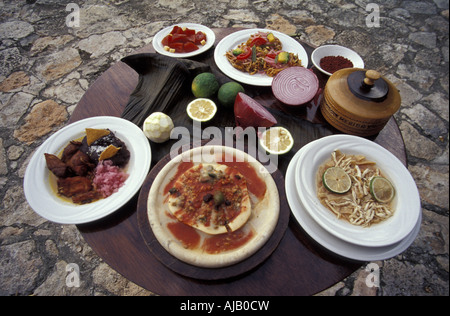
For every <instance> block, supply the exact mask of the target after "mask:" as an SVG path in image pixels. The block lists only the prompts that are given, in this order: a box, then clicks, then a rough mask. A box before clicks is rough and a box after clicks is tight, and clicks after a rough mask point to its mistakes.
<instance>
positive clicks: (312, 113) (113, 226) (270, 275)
mask: <svg viewBox="0 0 450 316" xmlns="http://www.w3.org/2000/svg"><path fill="white" fill-rule="evenodd" d="M234 31H236V29H233V28H228V29H214V32H215V33H216V44H217V43H218V42H219V41H220V40H221V39H222V38H224V37H225V36H226V35H228V34H230V33H232V32H234ZM304 46H305V49H306V50H307V52H308V53H309V54H310V53H311V52H312V50H313V49H314V48H313V47H311V46H308V45H304ZM213 49H214V48H212V49H211V50H210V51H208V52H207V53H205V54H203V55H200V56H197V57H196V58H194V59H195V60H196V61H200V62H207V63H208V64H209V65H210V66H211V70H212V71H213V72H214V73H215V74H216V75H217V76H218V77H219V78H220V80H221V82H223V81H226V80H228V81H229V79H228V78H226V77H225V76H224V75H223V74H222V73H221V72H220V71H219V70H218V69H217V67H216V66H215V63H214V60H213ZM142 52H154V50H153V48H152V46H151V45H149V46H147V47H144V48H143V49H142V50H140V51H139V52H137V53H142ZM319 76H320V74H319ZM319 79H321V80H324V81H323V82H326V78H323V77H321V78H319ZM137 83H138V75H137V73H136V72H135V71H134V70H132V69H131V68H130V67H128V66H127V65H126V64H124V63H123V62H118V63H116V64H115V65H114V66H112V67H111V68H110V69H109V70H107V71H106V72H105V73H104V74H103V75H102V76H101V77H100V78H99V79H98V80H97V81H96V82H95V83H94V84H93V85H92V86H91V87H90V88H89V90H88V91H87V92H86V93H85V95H84V96H83V98H82V99H81V101H80V102H79V104H78V106H77V107H76V109H75V111H74V113H73V115H72V117H71V119H70V122H74V121H77V120H80V119H84V118H88V117H92V116H102V115H109V116H121V114H122V111H123V110H124V108H125V106H126V104H127V103H128V99H129V97H130V94H131V93H132V92H133V90H134V89H135V87H136V85H137ZM245 89H246V93H248V94H249V95H250V96H252V97H254V98H255V99H256V100H258V101H259V102H260V103H261V104H263V105H264V106H266V107H268V108H270V109H273V111H275V112H276V115H277V119H278V120H279V123H280V124H281V125H283V126H286V127H287V128H288V129H293V130H295V131H296V136H294V137H296V142H295V145H294V148H293V150H292V151H291V153H289V154H287V155H285V156H283V157H282V158H280V160H279V164H278V169H279V174H278V173H276V174H275V176H274V179H275V181H276V182H277V185H278V188H279V189H280V187H281V188H283V187H284V186H283V184H284V183H283V182H284V180H282V179H283V176H284V174H285V172H286V168H287V166H288V164H289V162H290V160H291V159H292V157H293V156H294V155H295V153H296V152H297V151H298V150H299V149H300V148H302V147H303V146H304V145H305V144H307V143H308V142H310V141H312V140H315V139H317V138H320V137H323V136H327V135H331V134H335V133H337V131H336V130H334V129H333V128H331V127H330V126H329V125H328V124H326V123H324V122H323V121H322V120H321V118H320V115H317V114H318V113H317V112H318V111H317V106H316V107H314V106H307V107H303V108H299V109H286V108H285V107H284V106H283V105H282V104H280V103H279V102H277V101H276V100H275V99H274V98H273V95H272V93H271V91H270V88H259V87H250V86H245ZM226 115H228V116H226ZM230 115H231V114H225V116H224V120H225V121H226V122H225V123H224V124H225V125H222V126H233V125H226V124H230V123H229V122H228V120H230ZM217 119H220V116H218V118H217ZM216 123H217V121H215V122H214V123H213V124H216ZM178 124H181V126H186V127H189V125H190V126H191V127H192V123H191V122H188V121H185V122H183V121H178V122H177V126H178ZM219 126H220V125H219ZM372 140H373V141H375V142H377V143H379V144H380V145H382V146H383V147H385V148H386V149H388V150H389V151H391V152H392V153H393V154H394V155H395V156H397V157H398V158H399V159H400V160H401V161H402V162H403V163H404V164H406V151H405V146H404V143H403V139H402V136H401V133H400V130H399V128H398V126H397V124H396V122H395V120H394V119H391V120H390V121H389V123H388V125H387V126H386V127H385V129H384V130H383V131H382V132H381V133H380V134H379V135H377V136H375V137H373V139H372ZM151 145H152V160H153V162H152V167H153V168H154V170H153V169H152V171H151V172H150V174H149V176H148V178H147V181H146V183H145V184H144V186H143V187H142V189H141V192H140V196H139V195H136V196H135V197H134V198H133V199H131V200H130V201H129V202H128V204H126V205H125V206H124V207H122V208H121V209H119V210H118V211H117V212H115V213H114V214H112V215H110V216H108V217H106V218H103V219H101V220H99V221H96V222H94V223H89V224H84V225H78V228H79V230H80V232H81V233H82V235H83V237H84V239H85V240H86V242H87V243H88V244H89V245H90V246H91V248H92V249H93V250H94V251H95V252H96V253H97V254H98V255H99V256H100V257H101V258H102V259H103V260H104V261H105V262H107V263H108V264H109V265H110V266H111V267H112V268H114V269H115V270H116V271H118V272H119V273H121V274H122V275H123V276H125V277H126V278H128V279H129V280H131V281H132V282H134V283H136V284H138V285H140V286H142V287H144V288H146V289H147V290H149V291H152V292H154V293H156V294H160V295H193V296H206V295H207V296H213V295H233V296H241V295H255V296H256V295H312V294H315V293H317V292H319V291H322V290H324V289H326V288H328V287H330V286H332V285H333V284H335V283H337V282H339V281H341V280H342V279H344V278H345V277H347V276H348V275H350V274H351V273H353V272H354V271H355V270H356V269H358V268H359V267H361V264H362V263H361V262H353V261H350V260H348V259H345V258H341V257H339V256H337V255H335V254H333V253H330V252H329V251H328V250H326V249H324V248H323V247H321V246H320V245H318V244H317V243H316V242H315V241H314V240H312V239H311V238H310V237H309V236H308V235H307V234H306V233H305V232H304V231H303V230H302V228H301V227H300V225H299V224H298V223H297V222H296V220H295V219H294V218H292V220H289V224H288V229H286V231H285V234H284V235H281V240H280V241H279V244H278V247H276V249H275V250H273V252H271V251H270V250H272V249H271V248H272V247H268V249H265V250H264V251H263V253H261V254H259V253H258V254H257V256H256V257H255V258H256V259H258V260H256V259H252V260H249V263H246V264H248V265H247V266H245V267H236V268H233V269H236V270H233V269H230V271H231V270H233V272H232V273H231V272H230V271H225V272H226V273H225V272H224V274H223V275H219V276H211V273H214V272H210V271H206V272H205V271H201V270H198V269H192V268H191V267H189V269H190V270H189V271H187V268H186V267H185V266H184V265H182V264H181V265H179V263H178V262H175V261H174V262H173V267H172V266H171V267H170V268H169V267H168V266H167V262H166V261H164V260H165V259H162V261H164V263H162V262H161V258H157V256H158V254H157V253H156V252H157V251H158V250H156V251H155V250H154V249H152V250H150V249H149V242H150V248H152V242H151V238H152V237H151V236H150V231H148V227H146V224H145V219H146V199H145V196H146V195H148V191H149V189H150V186H151V182H152V180H153V179H154V175H155V174H156V173H157V172H158V169H159V168H161V167H162V165H163V164H164V163H165V160H164V157H166V155H167V154H168V153H169V151H168V148H170V144H168V145H162V146H159V145H155V144H153V143H152V144H151ZM139 197H141V198H140V199H139ZM280 197H281V200H282V201H286V197H285V193H284V190H283V189H280ZM284 203H285V202H284ZM282 209H283V212H285V210H286V209H289V207H288V206H285V205H284V206H283V207H282ZM283 214H284V213H283ZM284 221H285V218H284V217H283V218H282V222H281V225H286V223H285V222H284ZM141 231H142V234H141ZM281 231H282V230H280V231H279V232H278V233H280V232H281ZM275 236H276V237H277V238H279V237H280V236H278V234H276V235H275ZM273 243H274V244H275V243H276V240H274V241H273ZM152 251H153V252H152ZM258 256H260V257H259V258H258ZM253 260H255V261H253ZM250 262H251V264H250ZM169 264H171V263H169ZM208 273H209V276H208ZM183 274H184V275H183ZM185 275H189V276H185ZM224 277H226V278H225V279H224ZM202 278H203V280H202ZM205 278H206V279H208V280H205ZM211 279H215V280H211Z"/></svg>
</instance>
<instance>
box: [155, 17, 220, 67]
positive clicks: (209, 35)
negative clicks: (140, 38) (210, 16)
mask: <svg viewBox="0 0 450 316" xmlns="http://www.w3.org/2000/svg"><path fill="white" fill-rule="evenodd" d="M174 26H179V27H187V28H189V29H194V30H196V31H202V32H203V33H205V34H206V44H205V45H203V46H201V45H200V46H199V49H197V50H195V51H193V52H190V53H171V52H168V51H166V50H164V46H163V44H162V43H161V42H162V40H163V39H164V37H166V36H167V35H169V34H170V32H171V31H172V29H173V27H174ZM215 41H216V34H214V32H213V31H212V30H211V29H210V28H208V27H206V26H204V25H201V24H195V23H178V24H175V25H172V26H169V27H166V28H165V29H162V30H161V31H159V32H158V33H156V35H155V37H153V42H152V44H153V48H154V49H155V50H156V51H157V52H158V53H160V54H161V55H166V56H170V57H175V58H188V57H192V56H197V55H200V54H201V53H204V52H206V51H207V50H208V49H210V48H211V47H212V46H213V45H214V42H215Z"/></svg>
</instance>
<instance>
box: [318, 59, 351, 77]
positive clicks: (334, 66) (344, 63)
mask: <svg viewBox="0 0 450 316" xmlns="http://www.w3.org/2000/svg"><path fill="white" fill-rule="evenodd" d="M320 67H322V69H323V70H325V71H327V72H329V73H332V74H334V73H335V72H336V71H338V70H341V69H344V68H353V63H352V62H351V61H350V60H348V59H347V58H345V57H342V56H327V57H324V58H322V59H321V60H320Z"/></svg>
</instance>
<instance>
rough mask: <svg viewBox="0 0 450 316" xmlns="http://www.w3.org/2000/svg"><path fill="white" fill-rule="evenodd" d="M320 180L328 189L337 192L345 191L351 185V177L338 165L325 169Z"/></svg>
mask: <svg viewBox="0 0 450 316" xmlns="http://www.w3.org/2000/svg"><path fill="white" fill-rule="evenodd" d="M322 181H323V185H324V186H325V188H326V189H327V190H328V191H331V192H333V193H337V194H344V193H347V192H348V191H349V190H350V189H351V187H352V179H351V178H350V176H349V175H348V174H347V172H345V170H344V169H342V168H339V167H331V168H328V169H327V170H325V172H324V173H323V176H322Z"/></svg>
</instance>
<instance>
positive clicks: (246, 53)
mask: <svg viewBox="0 0 450 316" xmlns="http://www.w3.org/2000/svg"><path fill="white" fill-rule="evenodd" d="M251 54H252V50H251V49H250V48H248V47H246V48H245V51H244V52H243V53H241V54H239V55H237V57H236V58H237V59H239V60H244V59H247V58H249V57H250V55H251Z"/></svg>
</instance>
